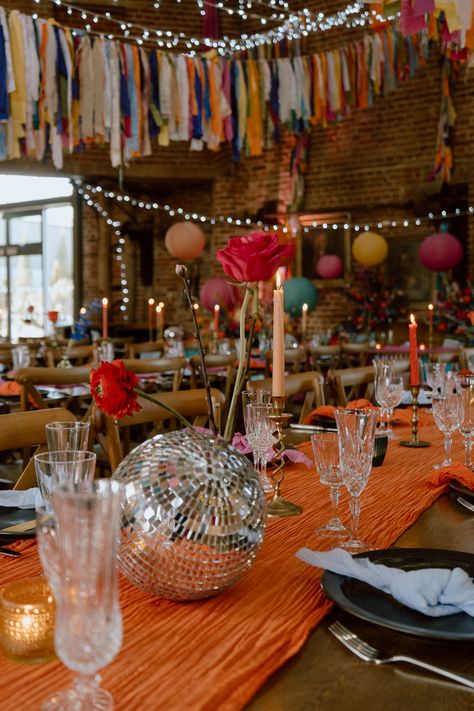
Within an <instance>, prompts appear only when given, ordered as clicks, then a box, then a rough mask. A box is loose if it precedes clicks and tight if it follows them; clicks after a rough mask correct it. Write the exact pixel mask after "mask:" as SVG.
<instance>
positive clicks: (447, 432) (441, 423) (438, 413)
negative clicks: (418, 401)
mask: <svg viewBox="0 0 474 711" xmlns="http://www.w3.org/2000/svg"><path fill="white" fill-rule="evenodd" d="M457 398H458V396H457V395H456V393H453V392H445V393H444V397H437V398H433V402H432V410H433V418H434V421H435V423H436V426H437V427H438V429H440V430H441V432H442V433H443V434H444V460H443V461H442V462H441V463H440V464H434V465H433V469H440V468H441V467H447V466H449V464H452V461H453V460H452V459H451V446H452V443H453V434H454V432H455V431H456V430H457V428H458V425H459V422H458V412H457Z"/></svg>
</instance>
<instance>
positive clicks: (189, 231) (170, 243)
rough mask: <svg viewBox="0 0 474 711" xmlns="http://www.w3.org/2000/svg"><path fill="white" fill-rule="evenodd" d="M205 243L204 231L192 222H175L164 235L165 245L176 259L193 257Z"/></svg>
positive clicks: (200, 250)
mask: <svg viewBox="0 0 474 711" xmlns="http://www.w3.org/2000/svg"><path fill="white" fill-rule="evenodd" d="M205 245H206V237H205V235H204V232H203V231H202V230H201V228H200V227H198V225H195V224H194V223H193V222H176V223H175V224H174V225H172V226H171V227H170V228H169V230H168V231H167V233H166V235H165V247H166V249H167V250H168V252H169V253H170V254H171V256H172V257H176V259H185V260H186V259H195V258H196V257H199V255H200V254H201V252H202V251H203V249H204V247H205Z"/></svg>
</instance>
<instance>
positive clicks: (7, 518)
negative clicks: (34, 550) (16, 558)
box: [0, 506, 36, 538]
mask: <svg viewBox="0 0 474 711" xmlns="http://www.w3.org/2000/svg"><path fill="white" fill-rule="evenodd" d="M35 518H36V514H35V510H34V509H17V508H16V507H13V506H0V538H32V537H33V536H36V530H35V529H34V528H33V530H31V531H25V532H18V531H4V530H3V529H4V528H8V527H9V526H16V525H17V524H19V523H26V522H27V521H34V520H35Z"/></svg>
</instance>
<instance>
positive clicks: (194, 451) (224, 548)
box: [114, 430, 266, 600]
mask: <svg viewBox="0 0 474 711" xmlns="http://www.w3.org/2000/svg"><path fill="white" fill-rule="evenodd" d="M114 478H115V479H120V480H121V481H123V482H124V484H125V501H124V505H123V519H124V520H123V525H122V543H121V548H120V568H121V570H122V572H123V573H124V574H125V575H126V576H127V577H128V578H129V579H130V580H131V582H132V583H134V584H135V585H137V586H138V587H139V588H141V589H142V590H146V591H147V592H151V593H154V594H155V595H159V596H160V597H164V598H168V599H169V600H198V599H200V598H205V597H210V596H211V595H216V594H217V593H219V592H221V591H222V590H224V589H225V588H227V587H229V586H230V585H233V584H234V583H236V582H237V581H238V580H240V578H242V577H243V576H244V575H245V573H246V572H247V570H248V569H249V568H250V567H251V565H252V563H253V561H254V559H255V556H256V554H257V552H258V549H259V548H260V545H261V544H262V541H263V534H264V531H265V524H266V501H265V496H264V492H263V489H262V486H261V484H260V481H259V478H258V475H257V474H256V472H255V470H254V468H253V466H252V465H251V464H250V462H249V461H248V459H247V458H246V457H244V455H243V454H240V453H239V452H237V450H235V449H234V448H233V447H230V446H228V445H225V444H224V443H223V442H222V441H221V440H217V439H215V438H213V437H211V436H207V435H203V434H198V433H194V432H189V430H186V431H179V432H169V433H167V434H163V435H158V436H156V437H153V439H150V440H148V441H146V442H144V443H143V444H141V445H139V446H138V447H136V449H134V450H133V451H132V452H130V454H129V455H128V456H127V457H125V459H124V460H123V462H122V463H121V464H120V466H119V467H118V468H117V469H116V471H115V472H114Z"/></svg>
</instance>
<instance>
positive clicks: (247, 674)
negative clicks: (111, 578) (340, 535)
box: [0, 424, 474, 711]
mask: <svg viewBox="0 0 474 711" xmlns="http://www.w3.org/2000/svg"><path fill="white" fill-rule="evenodd" d="M408 434H409V432H408V431H407V429H406V428H404V430H403V436H405V437H406V436H407V435H408ZM422 435H423V438H424V439H426V440H428V441H429V442H430V443H431V445H432V446H430V447H428V448H426V449H409V448H403V447H401V446H400V444H399V442H391V443H390V445H389V449H388V453H387V456H386V459H385V462H384V464H383V465H382V466H381V467H379V468H374V469H373V471H372V474H371V478H370V480H369V483H368V485H367V488H366V491H364V493H363V494H362V514H361V535H362V536H365V537H366V538H367V534H368V533H370V534H371V535H372V536H373V541H374V543H375V544H376V547H377V543H378V544H379V545H378V547H380V548H386V547H387V545H393V544H394V545H396V546H397V547H406V548H433V549H449V550H453V551H464V552H467V553H471V554H474V514H473V513H471V512H470V511H468V510H467V509H465V508H463V507H462V506H460V505H459V504H458V503H457V494H456V493H455V492H454V491H448V487H447V486H444V488H442V489H441V488H440V486H441V485H440V484H439V483H436V481H435V478H433V475H432V471H434V470H432V465H433V464H434V463H435V462H438V461H440V459H441V458H442V453H443V452H442V439H441V435H440V433H439V432H438V430H437V429H436V427H435V426H434V425H433V424H429V425H427V426H426V427H424V428H423V430H422ZM302 450H303V451H304V452H305V453H306V454H307V455H310V448H309V447H308V445H303V446H302ZM453 454H454V456H455V458H456V459H458V460H461V459H462V457H463V448H462V442H461V439H460V437H459V435H456V436H455V442H454V447H453ZM401 472H403V477H400V476H399V475H400V473H401ZM425 484H426V486H425ZM473 484H474V479H473ZM417 487H418V488H417ZM420 487H422V489H421V488H420ZM283 490H284V493H285V495H287V496H289V497H291V499H292V500H294V501H295V502H296V503H300V504H301V505H302V506H303V509H304V511H303V514H302V515H301V516H300V517H294V518H293V519H291V520H283V519H279V520H272V521H270V522H269V524H268V528H267V533H266V541H265V544H264V547H263V551H262V553H261V554H260V556H259V557H257V560H256V562H255V564H254V566H253V568H252V570H251V571H250V573H249V574H248V575H247V576H246V578H244V580H243V581H241V582H240V583H238V584H237V585H235V586H234V587H233V588H232V589H230V590H229V591H227V592H225V593H222V594H221V595H219V596H217V597H216V598H213V599H211V600H209V601H204V602H202V601H201V602H196V603H186V604H183V603H173V602H169V601H163V600H159V599H157V598H152V597H151V596H150V595H147V594H145V593H141V592H140V591H138V590H137V589H136V588H133V587H132V586H131V585H130V583H129V582H128V581H126V580H124V579H123V578H122V579H121V598H122V611H123V615H124V622H125V637H124V645H123V648H122V651H121V652H120V654H119V656H118V657H117V659H116V660H114V661H113V662H112V663H111V664H110V665H109V666H108V667H107V668H106V669H105V670H103V677H104V687H105V688H107V689H109V690H110V691H111V692H112V693H113V695H114V700H115V708H116V709H117V711H162V710H163V711H170V710H171V709H172V710H173V711H178V710H179V711H181V710H182V711H221V710H222V711H234V710H237V709H241V708H246V709H248V710H250V711H307V710H309V711H311V710H312V709H314V710H315V711H316V710H317V711H359V710H360V711H379V710H380V711H423V710H424V709H430V711H444V710H445V709H446V711H451V710H453V711H455V710H456V711H468V710H471V711H472V709H474V691H472V690H469V689H468V688H465V687H462V686H460V685H458V684H455V683H451V682H448V681H446V680H443V679H442V678H441V677H437V676H435V675H433V674H431V673H429V672H425V671H423V670H421V669H416V668H414V667H409V666H407V665H405V666H402V665H400V666H399V665H397V666H395V665H387V666H383V667H379V666H375V665H371V664H368V663H366V662H364V661H362V660H360V659H358V658H357V657H355V656H354V655H353V654H352V653H351V652H349V651H348V650H347V649H345V648H344V647H343V646H342V645H341V644H340V643H339V642H338V641H337V640H336V639H335V638H334V637H333V636H332V635H331V634H330V633H329V631H328V626H329V624H330V623H331V622H332V621H334V620H340V621H342V622H343V623H344V624H345V625H346V626H347V627H348V628H349V629H350V630H351V631H353V632H355V633H356V634H359V635H360V636H361V637H362V638H363V639H365V640H366V641H368V642H369V643H370V644H372V645H373V646H375V647H377V648H381V649H383V650H386V651H389V652H396V653H403V654H410V655H411V656H414V657H417V658H419V659H421V660H424V661H426V662H431V663H433V664H437V665H439V666H443V667H445V668H446V669H449V670H451V671H454V672H457V673H459V674H464V675H468V676H471V677H472V678H474V653H473V643H472V641H471V642H453V641H439V640H435V639H426V638H419V637H415V636H411V635H407V634H403V633H401V632H395V631H392V630H389V629H385V628H383V627H381V626H378V625H375V624H371V623H369V622H365V621H363V620H361V619H358V618H356V617H354V616H352V615H350V614H348V613H344V612H343V611H341V610H340V609H338V608H336V607H332V605H331V603H330V601H328V600H325V599H324V596H323V594H322V592H321V590H320V587H319V576H320V571H319V572H318V571H317V570H316V569H314V568H311V567H310V566H306V565H305V564H303V563H302V562H301V561H297V560H295V558H294V553H295V552H296V551H297V550H298V548H299V547H301V545H305V546H307V547H310V548H314V549H318V548H321V547H322V546H321V541H320V540H318V539H317V537H316V535H315V534H314V533H313V528H314V527H315V526H318V525H321V524H322V523H324V521H325V520H326V519H327V518H328V514H329V511H330V508H329V496H328V490H327V488H326V487H323V486H322V485H321V484H320V483H319V482H318V480H317V476H316V474H315V472H314V470H311V469H307V470H305V469H304V467H303V465H289V466H288V467H287V473H286V479H285V482H284V484H283ZM418 490H420V491H421V490H423V491H424V499H423V501H424V502H425V503H423V504H421V503H420V508H422V509H423V510H421V511H420V512H418V509H417V506H418V502H417V500H416V498H414V493H413V492H416V491H418ZM441 490H442V493H441V495H439V493H438V492H439V491H441ZM427 492H428V493H427ZM428 496H429V497H434V498H433V501H432V502H431V503H430V504H429V505H428V506H427V505H426V502H427V501H428V498H427V497H428ZM410 497H411V498H410ZM342 498H343V500H342V504H341V507H342V514H343V518H344V520H345V521H348V518H349V516H348V506H347V498H346V497H344V496H343V497H342ZM364 507H365V508H364ZM369 523H370V526H371V527H370V529H369ZM389 530H392V531H398V530H399V531H400V533H401V535H397V536H396V537H395V538H393V535H391V534H390V533H389ZM402 531H403V532H402ZM387 542H388V543H387ZM13 546H14V547H16V548H17V549H18V550H20V551H21V552H22V558H20V559H4V560H2V561H1V562H0V585H4V584H5V583H7V582H8V581H10V580H15V579H20V578H22V577H28V576H32V575H35V574H38V572H39V571H40V565H39V560H38V556H37V549H36V543H35V541H34V540H30V541H25V540H24V541H18V542H17V543H15V544H13ZM259 595H260V597H258V596H259ZM252 598H255V601H256V604H255V605H253V604H252V603H253V599H252ZM259 601H260V602H259ZM318 605H319V612H320V614H317V612H318V610H317V606H318ZM321 605H322V608H321ZM262 607H263V608H264V609H261V608H262ZM232 617H233V618H234V623H235V624H231V623H232V620H231V619H230V618H232ZM293 625H294V627H293ZM222 628H228V630H229V633H228V635H221V633H222ZM280 634H281V640H280V639H279V636H280ZM219 635H220V636H219ZM265 635H267V637H268V639H267V641H266V638H265ZM216 640H220V641H216ZM222 640H225V645H224V643H223V641H222ZM279 642H281V644H279ZM70 677H71V673H70V672H69V671H67V670H66V669H65V668H64V667H63V666H62V665H61V664H60V663H59V662H57V661H56V662H52V663H49V664H43V665H34V666H31V665H30V666H22V665H20V664H18V663H15V662H13V661H10V660H8V659H5V658H4V657H1V658H0V679H1V680H2V687H1V688H2V697H1V698H2V700H1V702H0V708H1V709H2V711H14V710H15V711H18V709H24V710H25V711H35V709H39V708H40V703H41V700H42V699H43V698H45V696H47V694H48V693H49V692H51V691H53V690H57V689H58V688H62V687H64V686H66V685H67V683H68V681H69V680H70ZM220 687H222V688H220Z"/></svg>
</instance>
